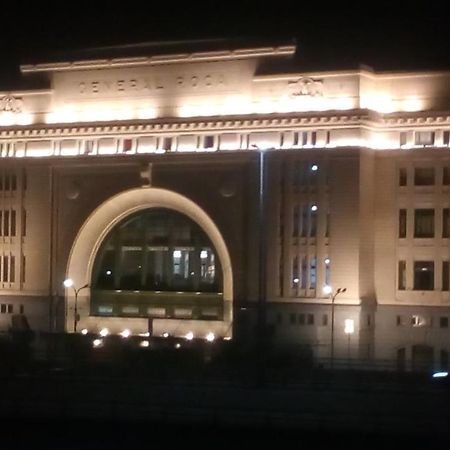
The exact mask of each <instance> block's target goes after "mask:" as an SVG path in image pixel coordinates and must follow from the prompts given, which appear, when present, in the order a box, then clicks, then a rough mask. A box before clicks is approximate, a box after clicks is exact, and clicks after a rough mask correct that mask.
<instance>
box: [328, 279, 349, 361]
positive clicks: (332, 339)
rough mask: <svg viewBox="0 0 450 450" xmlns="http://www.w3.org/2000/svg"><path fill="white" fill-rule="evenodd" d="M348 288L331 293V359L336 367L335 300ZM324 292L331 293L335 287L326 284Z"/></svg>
mask: <svg viewBox="0 0 450 450" xmlns="http://www.w3.org/2000/svg"><path fill="white" fill-rule="evenodd" d="M346 290H347V288H337V289H336V292H335V293H334V294H332V295H331V352H330V359H331V361H330V362H331V368H332V369H333V367H334V300H335V298H336V297H337V296H338V295H339V294H342V293H343V292H345V291H346ZM324 292H325V293H328V294H331V293H332V292H333V289H332V288H331V286H325V288H324Z"/></svg>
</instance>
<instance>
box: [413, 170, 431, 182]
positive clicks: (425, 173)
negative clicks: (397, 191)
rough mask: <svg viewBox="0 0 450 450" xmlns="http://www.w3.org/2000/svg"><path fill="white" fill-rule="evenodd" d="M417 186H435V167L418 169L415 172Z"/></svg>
mask: <svg viewBox="0 0 450 450" xmlns="http://www.w3.org/2000/svg"><path fill="white" fill-rule="evenodd" d="M414 185H415V186H433V185H434V168H433V167H416V168H415V170H414Z"/></svg>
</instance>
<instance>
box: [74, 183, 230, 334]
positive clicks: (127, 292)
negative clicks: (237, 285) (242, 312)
mask: <svg viewBox="0 0 450 450" xmlns="http://www.w3.org/2000/svg"><path fill="white" fill-rule="evenodd" d="M66 275H67V277H69V278H71V279H72V280H73V282H74V286H75V288H76V287H79V286H83V285H85V284H88V285H89V289H85V290H83V291H80V293H79V294H78V298H77V310H78V314H79V320H78V321H77V325H78V328H77V329H78V330H81V329H82V328H86V329H88V330H89V331H93V332H96V331H99V330H100V329H101V328H108V330H109V331H110V332H112V333H120V332H122V331H123V330H124V329H128V330H130V331H131V332H132V333H145V332H148V331H149V329H151V331H152V332H153V334H155V335H160V334H163V333H165V332H167V333H169V334H172V335H175V336H184V335H186V334H187V333H189V332H192V333H193V334H194V335H195V336H198V337H202V336H206V335H207V334H208V333H214V334H215V335H217V336H222V337H231V328H232V327H231V324H232V307H231V306H232V300H233V298H232V296H233V294H232V292H233V284H232V283H233V282H232V269H231V261H230V257H229V253H228V250H227V247H226V245H225V242H224V240H223V238H222V235H221V233H220V232H219V230H218V228H217V227H216V225H215V224H214V223H213V221H212V220H211V218H210V217H209V216H208V215H207V214H206V213H205V212H204V211H203V210H202V209H201V208H200V207H199V206H197V205H196V204H195V203H194V202H192V201H191V200H189V199H187V198H186V197H184V196H182V195H180V194H177V193H174V192H171V191H167V190H164V189H157V188H140V189H133V190H130V191H126V192H123V193H120V194H118V195H116V196H114V197H112V198H110V199H109V200H107V201H106V202H104V203H103V204H102V205H100V206H99V207H98V208H97V209H96V210H95V211H94V212H93V213H92V214H91V216H90V217H89V218H88V219H87V220H86V222H85V223H84V224H83V226H82V228H81V229H80V232H79V233H78V236H77V237H76V239H75V242H74V245H73V247H72V251H71V253H70V257H69V262H68V267H67V274H66ZM66 296H67V315H66V329H67V331H68V332H71V331H73V326H72V324H73V323H74V306H75V298H74V295H73V290H72V289H69V290H67V291H66Z"/></svg>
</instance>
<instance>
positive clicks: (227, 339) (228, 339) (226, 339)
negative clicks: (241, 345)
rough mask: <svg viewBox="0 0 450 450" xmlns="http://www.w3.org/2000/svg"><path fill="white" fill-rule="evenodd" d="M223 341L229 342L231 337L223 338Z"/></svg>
mask: <svg viewBox="0 0 450 450" xmlns="http://www.w3.org/2000/svg"><path fill="white" fill-rule="evenodd" d="M223 340H224V341H231V336H225V337H224V338H223Z"/></svg>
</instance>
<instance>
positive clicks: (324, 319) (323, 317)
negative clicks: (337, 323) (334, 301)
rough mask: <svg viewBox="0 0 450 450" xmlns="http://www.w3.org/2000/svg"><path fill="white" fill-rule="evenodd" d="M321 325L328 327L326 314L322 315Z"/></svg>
mask: <svg viewBox="0 0 450 450" xmlns="http://www.w3.org/2000/svg"><path fill="white" fill-rule="evenodd" d="M322 325H323V326H327V325H328V314H323V315H322Z"/></svg>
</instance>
